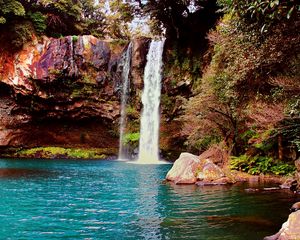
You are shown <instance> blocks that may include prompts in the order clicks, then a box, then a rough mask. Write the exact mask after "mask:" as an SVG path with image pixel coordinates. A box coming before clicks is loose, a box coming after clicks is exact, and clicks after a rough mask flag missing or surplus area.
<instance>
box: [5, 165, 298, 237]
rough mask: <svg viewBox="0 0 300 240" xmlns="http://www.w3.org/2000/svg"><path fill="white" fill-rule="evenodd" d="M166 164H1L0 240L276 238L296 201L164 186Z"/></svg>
mask: <svg viewBox="0 0 300 240" xmlns="http://www.w3.org/2000/svg"><path fill="white" fill-rule="evenodd" d="M170 168H171V165H169V164H166V165H136V164H128V163H125V162H116V161H78V160H76V161H75V160H74V161H72V160H11V159H10V160H0V196H1V198H0V217H1V220H0V221H1V224H0V228H1V230H0V239H118V240H121V239H135V240H137V239H172V240H173V239H189V240H190V239H198V240H202V239H203V240H209V239H211V240H217V239H220V240H221V239H222V240H225V239H228V240H235V239H241V240H251V239H255V240H256V239H262V238H263V237H264V236H266V235H270V234H272V233H275V232H276V231H277V230H278V229H279V228H280V226H281V224H282V223H283V222H284V221H285V220H286V219H287V217H288V213H289V207H290V205H291V204H292V203H293V202H295V201H297V200H299V199H297V196H295V195H293V194H291V193H290V192H288V191H275V192H258V193H247V192H245V191H244V189H245V188H247V187H248V186H247V185H245V184H244V185H243V184H238V185H233V186H215V187H196V186H174V185H172V184H170V183H163V181H162V180H163V179H164V177H165V175H166V173H167V171H168V170H169V169H170Z"/></svg>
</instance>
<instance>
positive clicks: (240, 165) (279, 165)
mask: <svg viewBox="0 0 300 240" xmlns="http://www.w3.org/2000/svg"><path fill="white" fill-rule="evenodd" d="M230 168H231V169H234V170H239V171H243V172H247V173H249V174H253V175H257V174H260V173H263V174H266V173H272V174H276V175H287V174H290V173H292V172H294V171H295V170H296V168H295V166H294V165H291V164H289V163H284V162H281V161H274V159H273V158H272V157H266V156H254V157H249V156H247V155H241V156H239V157H231V159H230Z"/></svg>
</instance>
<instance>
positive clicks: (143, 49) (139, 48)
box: [131, 38, 150, 90]
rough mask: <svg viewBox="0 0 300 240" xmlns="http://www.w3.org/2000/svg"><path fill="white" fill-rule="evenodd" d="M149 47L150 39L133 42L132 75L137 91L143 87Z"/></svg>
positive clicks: (137, 39) (139, 39) (138, 39)
mask: <svg viewBox="0 0 300 240" xmlns="http://www.w3.org/2000/svg"><path fill="white" fill-rule="evenodd" d="M149 46H150V39H149V38H136V39H134V40H133V49H132V62H131V75H132V78H133V84H134V86H135V89H140V90H141V89H142V87H143V86H142V85H143V73H144V67H145V65H146V61H147V59H146V57H147V53H148V49H149Z"/></svg>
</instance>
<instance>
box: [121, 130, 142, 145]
mask: <svg viewBox="0 0 300 240" xmlns="http://www.w3.org/2000/svg"><path fill="white" fill-rule="evenodd" d="M139 140H140V133H139V132H135V133H127V134H126V135H125V137H124V143H125V144H134V143H137V142H138V141H139Z"/></svg>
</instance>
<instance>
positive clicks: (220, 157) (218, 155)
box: [199, 145, 229, 166]
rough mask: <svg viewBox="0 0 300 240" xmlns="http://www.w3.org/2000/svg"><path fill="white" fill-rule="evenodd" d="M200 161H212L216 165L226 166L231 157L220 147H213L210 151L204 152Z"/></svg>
mask: <svg viewBox="0 0 300 240" xmlns="http://www.w3.org/2000/svg"><path fill="white" fill-rule="evenodd" d="M199 158H200V159H207V158H208V159H210V160H211V161H212V162H213V163H214V164H217V165H219V166H224V164H226V163H227V162H228V159H229V156H228V152H227V151H225V150H224V149H223V148H222V147H220V146H219V145H213V146H211V147H210V148H209V149H208V150H206V151H205V152H203V153H202V154H201V155H200V156H199Z"/></svg>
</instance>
